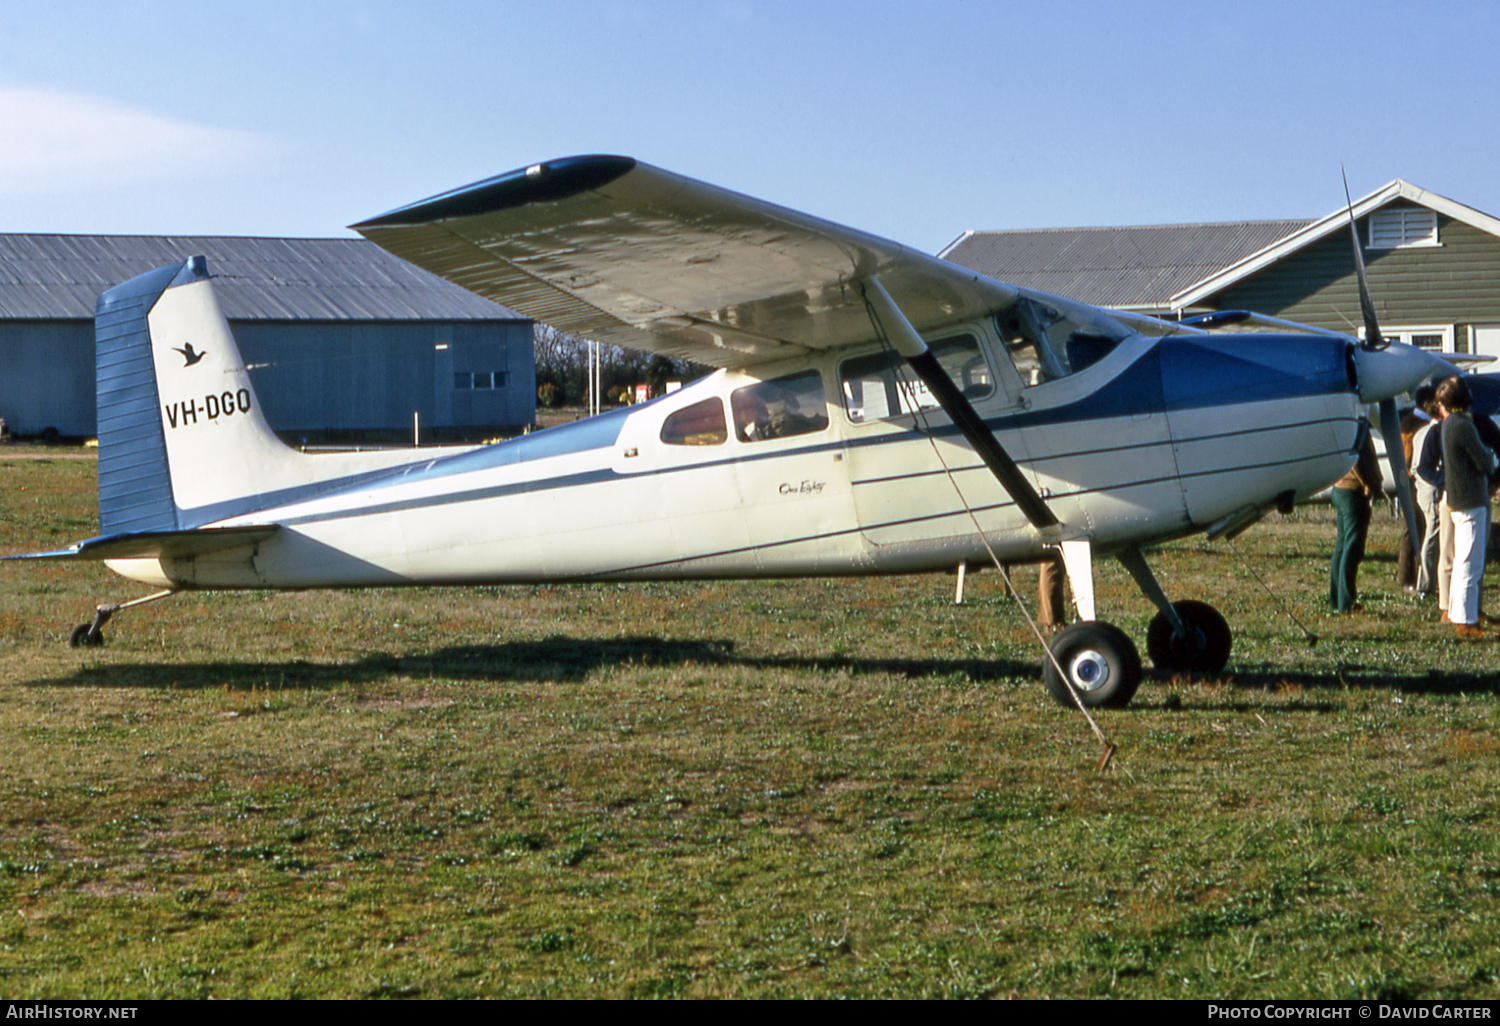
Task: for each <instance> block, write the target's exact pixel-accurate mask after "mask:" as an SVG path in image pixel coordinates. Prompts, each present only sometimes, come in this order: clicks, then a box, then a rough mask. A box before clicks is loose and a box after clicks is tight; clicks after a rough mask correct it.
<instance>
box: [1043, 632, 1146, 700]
mask: <svg viewBox="0 0 1500 1026" xmlns="http://www.w3.org/2000/svg"><path fill="white" fill-rule="evenodd" d="M1051 649H1052V655H1053V657H1054V658H1055V659H1056V660H1057V664H1056V665H1053V661H1052V660H1051V659H1049V660H1047V663H1046V665H1045V666H1044V667H1043V668H1042V670H1043V672H1042V677H1043V679H1044V680H1045V681H1046V684H1047V692H1048V694H1050V695H1051V696H1052V697H1053V698H1054V699H1055V700H1056V701H1057V703H1058V704H1059V705H1064V706H1067V707H1068V708H1069V709H1072V708H1075V705H1074V701H1073V693H1075V692H1076V693H1077V695H1078V699H1079V701H1081V702H1082V703H1083V704H1084V705H1085V706H1088V707H1090V708H1107V709H1123V708H1124V707H1125V706H1126V705H1127V704H1129V702H1130V699H1131V697H1132V696H1133V695H1134V694H1135V689H1136V688H1138V687H1139V686H1140V683H1141V656H1140V653H1139V652H1137V651H1136V648H1135V642H1133V641H1131V640H1130V638H1129V637H1127V636H1126V634H1125V632H1124V631H1122V630H1120V629H1119V628H1118V627H1115V626H1114V625H1113V624H1108V623H1105V622H1104V621H1102V620H1085V621H1083V622H1081V623H1075V624H1073V625H1072V626H1071V627H1068V628H1065V629H1064V630H1063V631H1062V632H1061V633H1059V634H1058V635H1057V637H1056V638H1055V639H1054V640H1053V642H1052V645H1051ZM1058 666H1061V667H1062V671H1063V675H1059V674H1058V672H1057V667H1058Z"/></svg>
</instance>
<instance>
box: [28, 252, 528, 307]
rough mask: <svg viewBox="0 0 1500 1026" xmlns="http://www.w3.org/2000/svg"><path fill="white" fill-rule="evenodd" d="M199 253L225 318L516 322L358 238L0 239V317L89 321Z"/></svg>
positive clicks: (460, 289)
mask: <svg viewBox="0 0 1500 1026" xmlns="http://www.w3.org/2000/svg"><path fill="white" fill-rule="evenodd" d="M199 254H202V255H203V256H206V257H207V258H208V270H209V273H210V274H212V275H213V277H214V286H215V293H216V294H217V295H218V297H219V302H220V304H221V305H222V306H223V308H224V314H225V316H226V317H228V318H230V319H231V320H270V321H285V320H313V321H348V320H355V321H391V320H396V321H409V320H419V319H431V320H490V321H493V320H521V319H523V318H522V317H521V316H520V315H519V314H517V313H515V312H514V311H512V310H509V309H507V308H505V307H503V306H500V305H499V304H498V303H492V302H490V301H489V300H487V299H481V298H480V297H478V296H476V295H474V294H473V293H472V292H468V291H466V290H465V289H462V288H459V287H458V286H457V285H454V284H452V283H451V282H447V281H444V280H443V279H441V278H438V277H435V276H434V275H431V274H428V273H427V272H426V271H423V270H419V269H418V268H416V267H413V266H412V265H411V264H408V263H406V262H405V261H404V260H400V259H398V258H396V257H394V256H392V255H391V254H389V253H387V252H385V251H384V250H383V249H381V248H380V247H378V246H375V245H373V244H371V243H369V242H366V241H365V240H364V239H269V238H265V239H262V238H238V237H223V236H154V235H153V236H146V235H4V234H0V320H92V319H93V317H94V301H95V299H96V298H98V296H99V294H100V293H101V292H103V291H105V290H106V289H109V288H112V287H113V286H115V285H118V284H120V283H121V282H124V281H128V280H130V279H131V278H133V277H135V276H136V275H138V274H143V273H145V272H146V271H150V270H153V269H155V268H157V267H161V266H163V265H165V264H169V263H172V262H173V261H177V260H185V259H187V258H188V257H190V256H195V255H199Z"/></svg>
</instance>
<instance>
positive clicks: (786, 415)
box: [729, 370, 828, 442]
mask: <svg viewBox="0 0 1500 1026" xmlns="http://www.w3.org/2000/svg"><path fill="white" fill-rule="evenodd" d="M729 406H730V409H732V410H733V411H734V433H735V435H737V436H738V437H739V439H740V441H742V442H763V441H765V440H766V439H768V438H791V437H792V436H794V435H806V434H811V433H812V432H814V431H822V430H823V429H824V428H826V427H827V426H828V404H827V402H826V401H825V400H824V398H823V375H822V374H820V373H818V372H817V371H815V370H813V371H804V372H803V373H801V374H792V375H789V376H787V377H784V378H776V379H774V380H772V381H760V382H756V383H755V384H753V385H746V386H745V387H744V388H737V389H735V390H734V392H733V393H732V394H731V395H730V397H729Z"/></svg>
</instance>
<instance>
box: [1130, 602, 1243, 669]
mask: <svg viewBox="0 0 1500 1026" xmlns="http://www.w3.org/2000/svg"><path fill="white" fill-rule="evenodd" d="M1172 608H1173V609H1175V610H1177V615H1178V617H1180V618H1181V619H1182V625H1183V626H1184V627H1186V628H1187V637H1185V638H1179V637H1177V636H1176V635H1175V634H1174V633H1173V631H1172V622H1171V621H1170V620H1168V619H1167V617H1166V615H1165V614H1163V613H1157V614H1156V615H1155V616H1153V617H1152V618H1151V624H1150V626H1148V627H1147V628H1146V654H1147V655H1149V656H1150V657H1151V663H1152V665H1154V666H1155V667H1156V668H1157V669H1158V670H1166V671H1168V672H1169V673H1218V672H1219V671H1220V670H1222V669H1224V664H1225V663H1227V662H1229V650H1230V649H1231V648H1232V647H1233V646H1234V635H1233V634H1232V633H1231V632H1230V630H1229V624H1228V623H1227V622H1226V621H1225V619H1224V618H1223V617H1222V616H1220V615H1219V611H1218V610H1217V609H1215V608H1214V607H1213V606H1211V605H1208V604H1207V603H1206V602H1193V601H1185V602H1174V603H1172Z"/></svg>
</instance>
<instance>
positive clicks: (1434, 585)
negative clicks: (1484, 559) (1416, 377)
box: [1412, 393, 1452, 614]
mask: <svg viewBox="0 0 1500 1026" xmlns="http://www.w3.org/2000/svg"><path fill="white" fill-rule="evenodd" d="M1431 411H1432V420H1431V421H1430V422H1429V423H1428V424H1427V426H1426V427H1424V428H1422V429H1421V430H1419V431H1418V432H1417V433H1416V436H1415V437H1414V438H1413V439H1412V453H1413V455H1414V456H1415V458H1416V463H1414V464H1413V465H1412V486H1413V490H1414V492H1415V494H1416V500H1417V508H1418V509H1419V510H1421V511H1422V517H1423V523H1424V524H1426V526H1427V533H1426V534H1425V535H1423V536H1422V548H1421V552H1420V553H1419V554H1418V555H1419V558H1418V560H1417V594H1419V595H1431V594H1432V593H1434V592H1436V593H1437V595H1438V609H1439V610H1440V611H1441V612H1443V613H1444V614H1446V613H1447V612H1448V589H1447V586H1446V577H1447V574H1446V572H1445V573H1444V574H1443V575H1442V576H1441V577H1440V576H1439V572H1438V556H1439V553H1440V552H1441V551H1442V550H1441V540H1442V531H1443V520H1444V518H1445V517H1446V516H1447V514H1446V512H1445V511H1444V509H1443V414H1442V411H1441V410H1440V409H1439V408H1438V404H1437V396H1436V394H1435V393H1434V395H1433V399H1432V406H1431ZM1448 566H1449V568H1450V569H1451V567H1452V563H1451V562H1450V563H1449V564H1448ZM1440 580H1443V581H1444V584H1443V586H1442V587H1439V581H1440Z"/></svg>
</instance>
